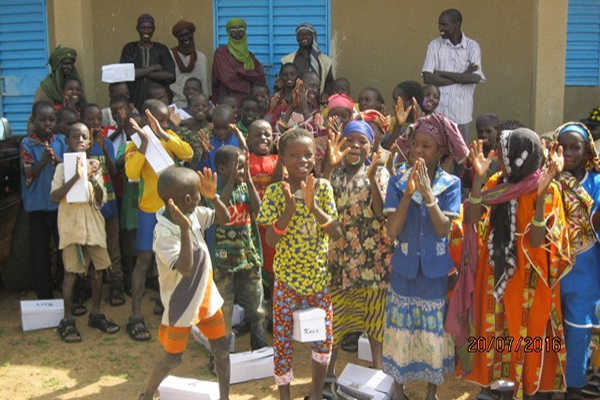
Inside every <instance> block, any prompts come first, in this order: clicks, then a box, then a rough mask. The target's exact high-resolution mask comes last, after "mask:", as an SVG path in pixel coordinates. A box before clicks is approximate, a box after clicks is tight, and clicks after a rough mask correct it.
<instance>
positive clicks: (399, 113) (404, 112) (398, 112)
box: [394, 97, 414, 126]
mask: <svg viewBox="0 0 600 400" xmlns="http://www.w3.org/2000/svg"><path fill="white" fill-rule="evenodd" d="M413 109H414V105H410V106H408V107H406V108H404V100H402V97H398V99H397V100H396V104H395V105H394V114H395V116H396V125H398V126H400V125H403V124H405V123H406V120H407V119H408V116H409V115H410V113H411V111H412V110H413Z"/></svg>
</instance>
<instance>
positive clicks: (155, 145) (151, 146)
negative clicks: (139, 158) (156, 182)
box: [131, 125, 175, 175]
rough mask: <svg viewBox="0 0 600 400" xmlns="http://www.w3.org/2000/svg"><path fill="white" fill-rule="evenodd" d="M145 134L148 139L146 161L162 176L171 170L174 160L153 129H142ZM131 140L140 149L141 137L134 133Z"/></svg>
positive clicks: (147, 127) (145, 127) (146, 127)
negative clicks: (168, 169)
mask: <svg viewBox="0 0 600 400" xmlns="http://www.w3.org/2000/svg"><path fill="white" fill-rule="evenodd" d="M142 129H143V130H144V133H145V134H146V136H147V137H148V147H147V148H146V155H145V157H146V161H148V164H150V166H151V167H152V169H153V170H154V172H155V173H156V175H160V173H161V172H163V171H164V170H165V169H167V168H169V167H170V166H171V165H174V164H175V162H173V159H172V158H171V156H170V155H169V153H167V150H165V148H164V147H163V146H162V144H161V143H160V140H158V138H157V137H156V135H155V134H154V132H152V129H151V128H150V127H149V126H148V125H146V126H144V127H143V128H142ZM131 140H132V141H133V143H135V146H136V147H137V148H138V149H139V148H140V146H141V145H142V139H141V138H140V135H138V134H137V133H134V134H133V135H131Z"/></svg>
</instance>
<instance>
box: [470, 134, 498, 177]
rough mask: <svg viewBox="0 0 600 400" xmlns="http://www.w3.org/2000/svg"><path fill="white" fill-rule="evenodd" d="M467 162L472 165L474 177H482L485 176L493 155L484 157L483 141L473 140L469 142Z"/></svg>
mask: <svg viewBox="0 0 600 400" xmlns="http://www.w3.org/2000/svg"><path fill="white" fill-rule="evenodd" d="M468 157H469V162H470V163H471V165H472V166H473V172H474V173H475V177H477V178H483V177H485V176H486V174H487V172H488V169H489V168H490V164H491V163H492V160H493V157H486V156H485V155H484V154H483V141H482V140H475V141H473V143H471V150H470V151H469V156H468Z"/></svg>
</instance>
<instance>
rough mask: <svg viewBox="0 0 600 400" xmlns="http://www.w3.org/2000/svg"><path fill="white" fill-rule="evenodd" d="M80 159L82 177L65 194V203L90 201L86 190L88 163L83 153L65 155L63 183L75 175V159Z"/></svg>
mask: <svg viewBox="0 0 600 400" xmlns="http://www.w3.org/2000/svg"><path fill="white" fill-rule="evenodd" d="M78 157H79V158H81V161H82V162H83V176H82V177H81V178H79V179H78V180H77V182H75V184H74V185H73V186H72V187H71V189H70V190H69V191H68V192H67V203H87V202H88V201H89V200H90V192H89V190H88V173H87V169H88V163H87V157H86V154H85V152H79V153H65V154H64V155H63V160H64V164H63V165H64V168H65V170H64V172H65V182H68V181H69V179H71V178H72V177H73V176H75V174H76V173H77V158H78Z"/></svg>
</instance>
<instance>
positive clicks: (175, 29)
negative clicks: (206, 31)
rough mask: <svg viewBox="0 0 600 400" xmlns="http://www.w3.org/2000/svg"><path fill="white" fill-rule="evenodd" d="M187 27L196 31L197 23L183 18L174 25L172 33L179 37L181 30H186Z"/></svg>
mask: <svg viewBox="0 0 600 400" xmlns="http://www.w3.org/2000/svg"><path fill="white" fill-rule="evenodd" d="M186 29H189V30H190V31H191V32H192V33H194V32H196V25H194V24H193V23H192V22H189V21H185V20H183V19H182V20H179V22H177V23H176V24H175V25H173V28H171V33H172V34H173V36H175V37H177V35H178V34H179V32H181V31H184V30H186Z"/></svg>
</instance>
